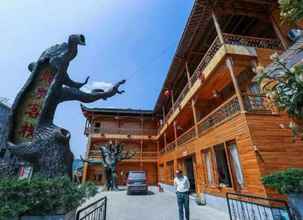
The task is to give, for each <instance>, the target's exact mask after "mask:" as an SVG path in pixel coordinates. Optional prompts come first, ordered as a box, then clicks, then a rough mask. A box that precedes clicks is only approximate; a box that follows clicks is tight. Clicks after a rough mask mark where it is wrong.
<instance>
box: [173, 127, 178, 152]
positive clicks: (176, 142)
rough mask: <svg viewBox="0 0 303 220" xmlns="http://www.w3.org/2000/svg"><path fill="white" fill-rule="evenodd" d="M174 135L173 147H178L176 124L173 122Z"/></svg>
mask: <svg viewBox="0 0 303 220" xmlns="http://www.w3.org/2000/svg"><path fill="white" fill-rule="evenodd" d="M174 135H175V145H176V147H177V146H178V135H177V123H176V121H174Z"/></svg>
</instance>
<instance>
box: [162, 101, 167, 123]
mask: <svg viewBox="0 0 303 220" xmlns="http://www.w3.org/2000/svg"><path fill="white" fill-rule="evenodd" d="M162 114H163V124H165V121H166V118H165V106H164V105H163V106H162Z"/></svg>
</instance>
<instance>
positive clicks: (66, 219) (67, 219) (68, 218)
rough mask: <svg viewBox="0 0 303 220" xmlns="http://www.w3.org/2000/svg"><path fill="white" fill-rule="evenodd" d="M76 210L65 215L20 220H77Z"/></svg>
mask: <svg viewBox="0 0 303 220" xmlns="http://www.w3.org/2000/svg"><path fill="white" fill-rule="evenodd" d="M75 216H76V210H73V211H71V212H69V213H66V214H63V215H44V216H21V217H20V218H19V219H20V220H75Z"/></svg>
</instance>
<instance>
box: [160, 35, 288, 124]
mask: <svg viewBox="0 0 303 220" xmlns="http://www.w3.org/2000/svg"><path fill="white" fill-rule="evenodd" d="M223 38H224V44H226V45H239V46H247V47H255V48H268V49H276V50H280V49H282V48H283V47H282V44H281V42H280V41H279V40H277V39H270V38H258V37H249V36H241V35H234V34H226V33H224V34H223ZM222 46H223V44H221V43H220V41H219V38H218V37H216V38H215V40H214V41H213V43H212V44H211V46H210V47H209V49H208V50H207V52H206V53H205V54H204V57H203V58H202V60H201V62H200V63H199V65H198V66H197V68H196V70H195V72H194V73H193V75H192V76H191V78H190V82H191V85H193V84H194V83H195V82H196V81H197V79H198V78H199V77H200V76H201V75H202V74H203V71H204V70H205V68H206V67H207V65H208V64H209V63H210V62H211V60H212V59H213V57H214V56H215V55H216V53H217V52H218V50H219V49H220V48H221V47H222ZM189 90H190V86H189V83H187V84H186V85H185V87H184V88H183V90H182V91H181V93H180V95H179V96H178V98H177V100H176V101H175V103H174V106H172V107H171V109H170V110H169V111H168V113H167V114H166V116H165V120H166V121H167V120H168V119H169V118H170V116H171V115H172V114H173V112H174V110H175V109H177V108H178V106H179V105H180V103H181V102H182V101H183V99H184V97H185V96H186V94H187V93H188V91H189ZM164 124H165V122H163V125H164ZM160 129H161V128H160Z"/></svg>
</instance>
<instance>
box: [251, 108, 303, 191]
mask: <svg viewBox="0 0 303 220" xmlns="http://www.w3.org/2000/svg"><path fill="white" fill-rule="evenodd" d="M289 122H290V119H289V118H288V117H287V115H286V114H282V113H281V115H266V116H264V117H261V116H259V115H247V123H248V127H249V130H250V133H251V137H252V142H253V144H254V145H255V146H256V149H257V150H258V151H257V152H258V155H259V156H258V157H259V164H260V165H259V166H260V171H261V175H262V176H263V175H268V174H270V173H272V172H274V171H278V170H284V169H287V168H290V167H294V168H295V167H296V168H303V142H302V141H301V140H299V139H297V140H296V141H295V142H293V138H292V134H291V130H290V129H289V128H287V127H288V125H289ZM267 192H268V193H269V194H271V195H273V196H274V195H275V193H274V192H273V191H272V190H270V189H267Z"/></svg>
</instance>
